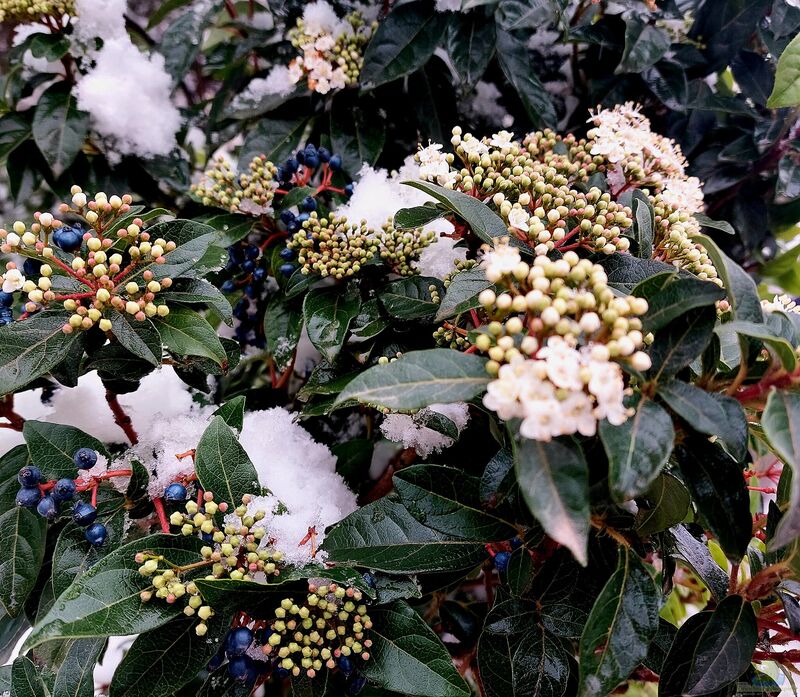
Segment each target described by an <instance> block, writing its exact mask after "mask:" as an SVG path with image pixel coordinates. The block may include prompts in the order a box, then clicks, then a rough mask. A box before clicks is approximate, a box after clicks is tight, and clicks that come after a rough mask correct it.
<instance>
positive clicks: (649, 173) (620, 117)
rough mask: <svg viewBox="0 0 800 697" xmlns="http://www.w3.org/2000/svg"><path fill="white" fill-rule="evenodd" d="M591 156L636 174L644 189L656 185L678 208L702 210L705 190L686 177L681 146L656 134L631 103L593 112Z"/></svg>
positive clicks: (663, 196)
mask: <svg viewBox="0 0 800 697" xmlns="http://www.w3.org/2000/svg"><path fill="white" fill-rule="evenodd" d="M589 121H590V122H591V123H593V124H594V127H593V128H592V129H590V130H589V133H588V136H589V138H590V139H591V140H592V141H593V144H592V149H591V153H592V155H601V156H602V157H604V158H605V159H606V160H608V162H610V163H612V164H615V165H618V166H619V167H621V168H622V169H623V170H624V173H625V174H626V175H629V176H630V175H633V176H634V177H636V179H638V180H639V181H640V182H641V183H642V184H643V185H645V186H653V187H654V188H655V189H656V190H657V191H658V192H660V193H661V195H662V198H663V200H664V201H665V202H666V203H667V204H668V205H670V206H672V207H673V208H675V209H680V210H685V211H688V212H689V213H696V212H698V211H702V210H703V189H702V184H701V183H700V180H699V179H697V177H689V176H687V174H686V159H685V158H684V156H683V153H682V152H681V149H680V146H679V145H678V144H677V143H676V142H675V141H674V140H671V139H670V138H666V137H664V136H662V135H660V134H658V133H655V132H654V131H653V130H652V128H651V125H650V120H649V119H648V118H647V117H646V116H645V115H644V114H642V113H641V111H640V107H639V105H637V104H633V103H632V102H626V103H625V104H617V105H616V106H615V107H614V108H613V109H600V108H598V109H597V110H596V111H594V112H592V115H591V117H590V119H589Z"/></svg>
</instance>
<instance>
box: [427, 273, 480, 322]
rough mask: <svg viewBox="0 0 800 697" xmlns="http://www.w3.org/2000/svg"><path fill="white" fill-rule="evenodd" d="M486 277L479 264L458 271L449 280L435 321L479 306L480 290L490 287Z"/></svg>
mask: <svg viewBox="0 0 800 697" xmlns="http://www.w3.org/2000/svg"><path fill="white" fill-rule="evenodd" d="M492 285H493V284H492V283H491V281H489V280H488V279H487V278H486V272H485V271H484V269H483V268H481V267H480V266H476V267H474V268H472V269H467V270H465V271H460V272H459V273H457V274H456V275H455V276H453V278H452V279H451V281H450V285H449V286H447V291H446V292H445V295H444V297H443V298H442V301H441V303H440V304H439V309H438V311H437V312H436V321H437V322H441V321H443V320H445V319H448V318H449V317H455V315H457V314H459V313H461V312H466V311H468V310H471V309H473V308H476V307H479V306H480V303H479V302H478V295H480V293H481V291H482V290H486V289H487V288H491V287H492Z"/></svg>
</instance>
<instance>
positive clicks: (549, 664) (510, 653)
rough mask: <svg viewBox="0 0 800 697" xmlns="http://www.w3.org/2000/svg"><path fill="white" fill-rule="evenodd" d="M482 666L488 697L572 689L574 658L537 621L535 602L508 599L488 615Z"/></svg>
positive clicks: (554, 694)
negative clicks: (572, 659)
mask: <svg viewBox="0 0 800 697" xmlns="http://www.w3.org/2000/svg"><path fill="white" fill-rule="evenodd" d="M478 668H479V670H480V674H481V682H482V684H483V688H484V690H485V692H486V695H487V697H523V696H527V695H537V696H538V697H561V696H562V695H566V694H569V692H568V683H569V675H570V658H569V656H568V655H567V653H566V652H565V651H564V649H563V648H562V647H561V645H560V644H559V643H558V641H557V640H555V639H553V638H552V637H550V636H549V635H548V634H547V633H546V632H545V631H544V628H543V627H542V626H541V625H540V624H538V623H537V617H536V606H535V605H534V604H533V603H531V602H529V601H522V600H507V601H505V602H503V603H500V604H498V605H496V606H495V607H493V608H492V609H491V611H490V612H489V614H488V615H487V616H486V622H485V624H484V626H483V632H482V633H481V636H480V640H479V642H478Z"/></svg>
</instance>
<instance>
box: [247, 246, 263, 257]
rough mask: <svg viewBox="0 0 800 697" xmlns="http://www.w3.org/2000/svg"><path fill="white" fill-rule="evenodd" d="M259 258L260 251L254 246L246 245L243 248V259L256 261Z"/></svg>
mask: <svg viewBox="0 0 800 697" xmlns="http://www.w3.org/2000/svg"><path fill="white" fill-rule="evenodd" d="M259 256H261V250H260V249H259V248H258V247H256V245H254V244H248V245H247V246H246V247H245V248H244V257H245V259H251V260H252V259H258V257H259Z"/></svg>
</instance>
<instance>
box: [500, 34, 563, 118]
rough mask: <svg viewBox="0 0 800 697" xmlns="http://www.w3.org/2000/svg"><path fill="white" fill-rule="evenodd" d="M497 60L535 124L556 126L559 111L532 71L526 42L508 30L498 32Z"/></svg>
mask: <svg viewBox="0 0 800 697" xmlns="http://www.w3.org/2000/svg"><path fill="white" fill-rule="evenodd" d="M497 59H498V62H499V63H500V68H501V69H502V70H503V74H504V75H505V76H506V79H507V80H508V81H509V83H511V86H512V87H513V88H514V89H515V90H516V92H517V94H518V95H519V97H520V99H521V100H522V104H523V106H524V107H525V111H526V112H527V114H528V116H529V117H530V119H531V121H533V123H534V124H535V125H536V126H539V127H541V126H554V125H555V123H556V121H557V120H558V119H557V118H556V110H555V107H554V106H553V101H552V100H551V99H550V95H549V94H548V93H547V90H546V89H545V87H544V85H543V84H542V82H541V80H539V78H538V77H537V75H536V73H535V72H533V70H532V66H531V60H530V54H529V52H528V45H527V44H526V43H525V41H523V40H521V39H519V38H517V37H516V36H515V35H514V34H512V33H511V32H509V31H501V32H499V33H498V34H497Z"/></svg>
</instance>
